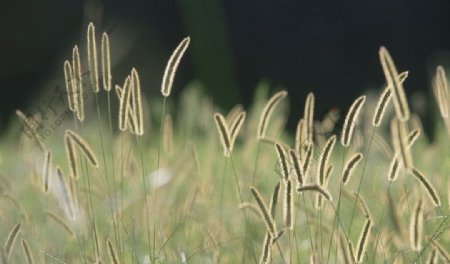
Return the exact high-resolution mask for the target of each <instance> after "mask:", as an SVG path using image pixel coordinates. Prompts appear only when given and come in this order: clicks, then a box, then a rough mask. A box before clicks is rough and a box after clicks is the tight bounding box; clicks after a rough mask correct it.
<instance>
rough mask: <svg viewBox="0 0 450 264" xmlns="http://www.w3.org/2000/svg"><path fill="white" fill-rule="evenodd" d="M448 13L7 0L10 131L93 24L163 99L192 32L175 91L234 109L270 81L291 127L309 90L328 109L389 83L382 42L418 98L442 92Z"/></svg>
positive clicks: (208, 1) (444, 4) (347, 5)
mask: <svg viewBox="0 0 450 264" xmlns="http://www.w3.org/2000/svg"><path fill="white" fill-rule="evenodd" d="M449 12H450V0H431V1H424V0H368V1H346V0H339V1H312V0H311V1H304V0H302V1H265V0H261V1H252V0H247V1H219V0H180V1H162V0H154V1H149V0H145V1H144V0H127V1H125V0H123V1H118V0H116V1H99V0H86V1H78V0H48V1H1V3H0V36H1V37H0V89H1V96H0V131H1V130H3V129H4V128H5V127H7V126H8V122H9V120H11V117H12V114H13V113H14V110H15V109H18V108H20V109H24V110H27V111H28V112H29V113H33V112H34V110H33V104H35V102H36V100H39V101H41V102H42V100H45V98H48V97H46V96H45V94H46V93H50V92H51V91H53V90H55V89H56V88H57V87H64V79H63V62H64V60H65V59H69V58H70V57H71V51H72V48H73V46H74V45H75V44H78V45H79V46H80V48H81V51H82V54H85V46H86V37H85V34H86V33H85V32H86V29H87V25H88V23H89V22H90V21H93V22H94V23H95V25H96V29H97V35H98V36H100V34H101V32H103V31H106V32H108V33H109V34H110V39H111V52H112V64H113V81H114V83H115V84H119V83H120V84H121V83H122V82H123V79H124V78H125V76H126V75H127V74H128V73H129V71H130V69H131V67H136V68H137V69H138V70H139V72H140V74H141V81H142V85H143V89H144V93H145V94H146V95H147V97H152V96H160V93H159V90H160V83H161V77H162V75H163V72H164V67H165V65H166V62H167V60H168V58H169V56H170V54H171V52H172V51H173V49H174V48H175V47H176V46H177V44H178V43H179V42H180V41H181V40H182V39H183V38H184V37H185V36H190V37H191V45H190V47H189V49H188V52H186V54H185V57H184V59H183V61H182V63H181V65H180V68H179V70H178V73H177V76H176V80H175V85H174V89H173V92H174V96H175V97H176V96H177V94H179V93H180V91H181V89H182V88H183V87H185V86H186V85H187V84H188V83H189V82H191V81H192V80H197V81H199V82H200V83H201V84H202V85H203V87H204V92H205V93H206V94H207V95H208V96H210V97H212V98H213V100H214V103H215V104H216V105H218V106H220V107H221V108H223V110H224V111H228V110H229V109H230V108H231V106H233V105H235V104H237V103H243V104H244V106H248V105H250V104H251V99H252V96H253V94H254V90H255V88H256V86H257V84H258V83H259V82H260V81H261V80H266V81H267V82H268V83H270V85H271V87H272V91H271V93H273V91H275V90H277V89H280V88H283V89H287V90H288V91H289V100H290V101H291V115H290V117H291V120H289V121H290V122H289V123H290V125H291V127H292V126H293V125H294V124H295V122H296V121H297V119H298V117H299V116H300V114H302V113H303V102H304V100H305V97H306V95H307V93H308V92H310V91H313V92H314V93H315V94H316V102H317V103H316V109H317V110H316V113H317V115H318V116H321V115H323V114H324V113H325V112H326V111H327V110H328V109H330V108H332V107H335V108H338V109H343V111H346V109H347V107H348V106H349V104H351V102H352V101H353V100H354V99H355V98H356V97H357V96H359V95H361V94H362V93H364V92H366V91H367V90H369V89H380V88H382V87H383V85H384V76H383V73H382V70H381V66H380V63H379V59H378V50H379V47H380V46H381V45H384V46H386V47H387V48H388V50H389V51H390V53H391V55H392V56H393V58H394V60H395V62H396V64H397V67H398V68H399V71H404V70H409V77H408V79H407V81H406V83H405V89H406V92H407V94H408V95H410V96H411V95H413V94H414V96H413V97H414V98H416V99H414V100H418V101H419V102H420V101H421V100H422V101H423V100H425V99H426V98H431V97H432V92H431V76H432V75H433V74H434V70H435V67H436V65H437V64H443V65H444V66H449V62H450V60H449V58H450V52H449V51H450V30H449V25H450V16H449V15H448V14H449ZM84 56H86V55H84ZM175 100H176V99H175ZM419 105H420V104H419ZM422 105H423V107H422V108H420V107H419V108H420V109H415V110H416V111H418V112H420V114H421V115H422V116H423V117H425V119H426V120H425V122H429V120H428V119H429V118H430V117H431V116H432V115H431V112H432V111H435V108H434V106H433V107H429V106H428V105H427V104H422Z"/></svg>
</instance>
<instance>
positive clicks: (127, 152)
mask: <svg viewBox="0 0 450 264" xmlns="http://www.w3.org/2000/svg"><path fill="white" fill-rule="evenodd" d="M200 90H201V89H200V88H199V85H198V84H196V83H193V84H191V85H190V87H187V88H186V89H185V91H184V92H183V94H182V96H181V98H180V99H179V104H175V103H174V102H171V101H170V99H169V100H168V105H167V108H166V114H170V115H172V117H173V120H174V124H173V137H170V138H167V137H168V135H169V133H168V132H167V131H163V134H162V135H161V134H160V131H161V130H160V128H161V127H162V126H163V124H161V123H160V121H159V120H161V119H160V117H161V114H162V111H161V105H162V98H161V99H158V98H155V99H152V100H151V101H150V102H148V106H149V107H147V108H146V109H147V110H146V111H144V116H145V119H144V120H145V121H144V122H145V134H144V136H143V137H142V138H138V137H136V136H135V135H132V134H130V133H129V132H120V131H119V130H118V129H117V125H115V123H116V121H114V125H113V130H112V131H110V130H109V125H108V116H107V110H105V109H103V108H102V109H101V116H100V119H101V122H99V121H98V119H97V117H96V113H95V112H94V111H88V112H87V113H86V121H85V122H84V123H83V125H82V126H81V125H80V124H79V123H78V124H77V125H76V126H75V125H74V120H73V118H67V120H66V121H64V122H62V124H61V125H59V126H58V127H56V128H55V130H54V131H53V132H52V133H51V135H50V136H48V137H46V139H45V140H44V144H45V146H46V148H47V149H48V150H49V151H51V152H52V163H51V174H50V192H49V193H48V194H46V193H44V192H43V177H44V176H43V162H44V157H45V153H43V152H41V151H40V150H39V149H37V148H36V147H35V146H34V145H33V141H32V140H31V139H30V138H28V137H26V136H25V135H24V134H22V133H21V126H20V125H19V122H14V123H13V124H12V125H11V127H10V128H9V131H8V132H7V133H6V136H5V137H4V138H3V139H2V141H1V143H0V146H1V148H0V195H1V196H0V208H1V210H0V221H1V223H2V228H1V229H0V242H1V243H3V241H6V239H7V237H8V233H9V232H10V230H11V229H12V228H13V226H14V225H15V224H16V223H18V222H22V227H21V230H20V231H19V234H18V239H17V241H16V243H15V245H14V247H13V249H12V253H11V256H10V258H9V262H10V263H24V262H25V260H26V259H25V255H24V253H23V251H22V248H21V247H20V244H19V243H18V241H20V240H21V239H26V240H27V241H28V243H29V246H30V249H31V252H32V253H33V255H34V258H35V262H36V263H93V262H95V261H98V260H99V259H101V260H103V262H109V261H110V258H109V256H108V248H107V246H106V241H107V240H108V239H110V240H111V241H112V244H113V246H114V248H115V251H116V253H117V255H118V259H119V261H120V262H121V263H189V262H190V263H219V262H220V263H255V262H259V258H260V254H261V251H262V244H263V240H264V235H265V233H266V227H265V225H264V222H263V220H262V219H261V217H260V216H259V214H258V212H257V211H255V210H254V209H252V207H246V209H239V208H240V206H241V199H240V197H239V194H238V189H237V188H236V187H237V186H236V181H235V179H234V177H235V176H236V178H237V181H238V183H237V184H239V187H240V190H241V191H242V199H243V201H244V202H245V203H247V202H248V203H252V204H254V205H256V203H255V200H254V198H253V197H252V195H251V192H250V186H252V185H253V186H255V187H256V188H257V189H258V190H259V191H260V192H261V193H262V195H263V198H264V199H265V201H266V203H268V202H269V200H270V198H271V196H272V192H273V188H274V186H275V185H276V184H277V183H278V182H280V181H281V180H282V179H281V174H280V170H279V166H278V164H277V155H276V151H275V148H274V146H273V143H270V140H268V141H258V140H257V138H256V135H257V132H256V131H257V126H258V122H259V118H260V115H261V111H262V108H263V106H264V104H265V102H266V100H267V98H268V97H269V95H270V94H272V92H270V94H269V90H270V87H269V86H268V85H267V84H266V83H261V84H260V87H258V89H257V94H256V95H255V99H254V102H253V105H252V107H251V108H250V109H245V110H246V111H247V118H246V120H245V123H244V125H243V127H242V130H241V131H240V133H239V135H238V138H237V142H236V145H235V147H234V149H233V152H232V155H231V158H226V157H224V156H223V150H222V146H221V145H220V141H219V136H218V133H217V130H216V127H215V125H214V119H213V114H214V113H215V112H216V111H219V112H221V113H222V114H224V115H226V112H223V111H221V110H219V109H216V108H215V107H214V105H213V103H212V102H211V100H210V99H209V98H207V97H206V96H204V95H203V94H202V93H201V92H200ZM86 92H87V93H91V91H86ZM104 96H105V94H104V92H101V93H100V94H99V97H104ZM114 98H115V97H114ZM373 100H374V99H373V98H368V103H367V104H366V106H365V108H363V113H362V114H361V116H360V118H359V120H358V125H357V130H356V132H355V135H354V138H353V140H352V145H351V147H350V148H349V149H346V150H344V148H343V147H342V146H341V145H340V143H337V144H336V148H335V149H334V151H333V153H332V157H331V160H330V161H329V164H332V165H334V169H333V172H332V174H331V176H330V182H329V183H328V186H327V187H326V188H327V189H328V190H329V191H330V193H331V195H332V197H333V198H334V199H333V201H332V203H329V202H326V201H325V202H324V205H323V208H322V209H321V210H317V209H316V208H315V207H314V203H315V199H316V194H315V193H313V192H304V193H303V194H301V195H300V194H298V193H297V192H295V193H294V195H295V198H294V201H295V207H294V208H295V209H294V212H295V223H294V228H293V230H286V231H285V233H284V234H283V235H282V236H281V237H280V238H279V239H278V240H277V241H276V242H275V243H274V244H273V246H272V247H271V251H272V256H271V261H272V263H308V262H310V261H311V260H312V259H314V262H315V263H344V262H345V261H346V260H348V258H349V256H348V251H347V245H348V242H349V241H350V242H351V243H352V244H353V245H354V247H355V248H356V247H357V246H358V238H359V236H360V232H361V230H362V228H363V225H364V223H365V220H366V218H365V216H364V211H363V210H362V207H361V206H360V202H357V201H356V200H355V196H354V195H353V192H357V191H358V190H359V197H361V198H362V199H364V201H365V203H366V204H367V207H368V210H369V211H370V215H371V217H372V219H371V220H372V223H373V226H372V227H371V236H370V238H369V240H368V242H367V243H368V245H367V251H366V252H365V254H364V257H363V262H365V263H380V262H386V263H413V262H424V261H425V260H426V259H427V258H428V256H429V255H430V254H431V253H432V252H433V250H435V249H436V248H438V247H437V246H435V244H439V245H441V247H442V248H443V249H445V248H447V247H448V246H450V244H449V239H450V236H449V225H450V221H448V218H447V217H448V214H449V208H448V205H449V201H448V200H449V191H448V190H449V185H448V172H449V169H450V158H449V157H450V152H449V150H450V148H449V147H450V143H449V138H448V135H449V133H448V132H449V131H448V130H447V129H446V127H445V126H444V124H443V122H438V129H436V141H435V142H429V141H428V140H427V139H426V138H425V137H424V136H423V135H422V136H421V137H420V138H419V140H418V141H417V142H416V143H415V144H414V146H413V148H412V153H413V156H414V166H415V167H417V168H419V169H420V170H421V171H423V172H424V173H425V175H426V176H427V177H428V179H429V181H430V182H431V183H432V185H433V186H434V187H435V188H436V191H437V193H438V195H439V198H440V199H441V202H442V204H441V206H440V207H434V206H433V205H432V203H431V202H430V200H429V198H428V196H427V194H426V193H425V192H424V190H423V188H422V186H421V185H420V183H419V182H418V181H417V179H416V178H414V176H413V175H412V174H411V173H409V172H407V171H402V172H401V173H400V177H399V179H398V180H397V181H395V182H392V183H390V182H389V181H388V179H387V176H388V175H387V174H388V169H389V164H390V162H391V159H392V157H391V156H388V154H385V153H383V152H382V151H381V148H380V146H381V145H380V143H379V141H377V140H373V139H374V137H373V135H377V136H378V137H380V138H383V139H384V140H385V141H386V142H387V145H388V146H392V143H391V139H390V134H389V132H388V130H389V129H388V123H389V122H388V121H387V120H389V119H390V117H391V116H392V111H388V113H387V116H386V117H385V120H384V122H383V125H382V126H381V127H379V128H376V129H374V128H373V127H372V124H371V120H372V114H373V106H374V104H371V102H372V103H373ZM112 102H113V105H114V104H116V103H117V101H115V100H113V101H112ZM286 102H287V100H284V101H283V102H282V104H281V105H280V106H279V107H277V109H276V110H275V113H274V115H273V116H272V117H271V119H270V123H269V128H268V132H267V136H266V138H268V139H271V140H275V141H277V142H281V143H282V144H284V145H286V146H290V147H291V148H293V147H294V145H295V141H294V140H295V139H294V137H293V136H292V135H290V134H288V133H286V132H285V130H284V125H285V122H286V120H287V112H288V111H287V110H288V106H287V104H286ZM91 103H92V102H91ZM236 103H238V102H236ZM316 103H319V104H320V102H316ZM87 105H88V107H89V103H87ZM300 106H301V107H303V102H297V104H296V107H300ZM63 108H64V107H62V108H61V109H60V110H61V111H65V110H63ZM88 109H89V108H88ZM113 109H114V108H113ZM148 109H150V110H151V111H149V110H148ZM342 115H345V113H342ZM116 116H117V113H113V118H114V120H115V119H116V118H115V117H116ZM35 118H36V119H37V120H40V121H41V122H42V123H43V125H44V127H45V126H49V124H52V120H43V119H42V116H41V117H39V116H35ZM298 118H300V117H298ZM315 119H317V120H322V117H317V116H316V117H315ZM328 121H329V120H328ZM318 122H319V121H318ZM318 124H320V123H318ZM417 124H418V123H417V122H410V127H411V128H416V126H417ZM418 128H420V126H419V127H418ZM65 129H72V130H74V131H76V132H77V133H78V134H79V135H81V136H82V137H83V138H84V139H85V141H86V142H87V143H88V144H89V145H90V146H91V147H92V149H93V151H94V153H95V154H96V156H97V158H98V160H99V163H100V164H99V167H98V169H95V168H93V167H92V166H90V165H89V164H88V163H87V162H86V160H85V159H84V158H83V156H81V155H80V156H79V161H80V163H79V164H78V165H79V169H80V171H81V172H82V173H81V175H80V177H79V178H78V179H77V180H75V179H72V178H70V177H69V164H68V162H67V160H66V155H65V148H64V130H65ZM100 129H101V130H102V135H103V136H102V139H100V134H99V131H100ZM340 133H341V131H340V128H336V127H335V128H332V129H331V130H329V131H325V132H324V133H323V132H318V130H316V133H315V136H314V138H315V140H314V142H315V150H314V158H313V162H312V165H311V166H312V168H311V169H310V171H309V174H308V175H307V178H306V183H316V182H317V180H316V176H317V175H316V171H317V160H318V156H319V155H320V152H321V150H322V148H323V145H324V142H325V140H326V139H328V138H329V137H330V136H331V135H333V134H336V135H338V136H339V135H340ZM338 138H339V137H338ZM101 140H103V149H102V144H101ZM160 140H162V141H164V142H172V144H171V145H172V146H173V147H172V148H171V149H170V150H169V149H167V148H165V144H163V142H161V141H160ZM141 144H142V145H141ZM160 147H161V148H160ZM391 148H392V147H391ZM103 151H104V152H105V158H104V157H103V155H102V152H103ZM141 151H142V153H141ZM356 151H360V152H362V153H363V154H364V158H363V160H362V161H361V164H360V165H359V166H358V167H357V169H356V170H355V172H354V173H353V175H352V178H351V179H350V183H349V184H348V185H346V186H343V187H342V186H341V185H340V180H341V172H342V170H343V164H344V162H345V160H346V159H347V158H348V157H350V155H351V154H353V153H355V152H356ZM158 159H159V170H158V173H157V172H156V169H157V168H158V165H157V160H158ZM105 164H106V165H105ZM57 166H58V167H60V168H61V169H62V171H63V173H64V179H65V181H66V183H67V185H68V186H69V189H70V193H71V196H72V201H73V206H74V207H75V212H76V214H75V218H74V219H71V218H70V217H69V216H68V214H67V208H66V205H65V204H64V202H63V199H62V196H61V188H60V187H59V183H58V180H57V176H56V170H55V168H56V167H57ZM291 174H292V175H291V177H292V178H293V179H294V178H295V176H294V174H293V172H291ZM142 175H143V176H142ZM253 180H254V182H253ZM144 183H146V184H147V186H146V188H143V184H144ZM359 183H361V187H360V188H359ZM341 187H342V192H341ZM144 192H145V193H144ZM282 193H283V187H282V190H281V195H280V198H279V202H278V206H277V211H276V216H275V222H276V224H277V227H278V230H283V229H284V228H285V226H284V224H283V220H282V207H283V198H282V197H283V194H282ZM340 193H341V194H342V196H341V195H340ZM144 195H145V196H146V199H147V201H148V203H147V206H148V208H145V206H146V203H145V202H144V201H145V199H144ZM389 196H390V197H391V199H389ZM339 197H340V199H339ZM418 199H422V200H423V202H424V207H423V208H424V211H423V213H424V225H423V234H424V236H423V241H422V248H421V250H420V251H413V250H412V249H411V247H410V241H409V240H410V219H411V215H412V214H414V206H415V204H416V202H417V200H418ZM389 200H391V204H390V202H389ZM338 204H339V205H338ZM355 205H356V208H355ZM243 210H246V211H245V213H244V211H243ZM147 212H148V213H147ZM54 216H57V217H58V219H59V221H60V222H58V221H57V220H55V217H54ZM395 217H398V218H395ZM94 223H95V227H96V228H95V229H94ZM64 225H66V227H64ZM67 228H68V229H69V231H68V229H67ZM94 232H95V233H96V236H94ZM71 233H72V234H71ZM95 240H97V241H98V245H99V249H98V253H96V252H97V249H96V245H95ZM432 242H433V243H432ZM444 253H445V252H440V253H439V255H440V258H441V259H443V254H444ZM447 261H448V259H447Z"/></svg>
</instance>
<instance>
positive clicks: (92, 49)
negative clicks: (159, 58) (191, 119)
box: [2, 23, 190, 264]
mask: <svg viewBox="0 0 450 264" xmlns="http://www.w3.org/2000/svg"><path fill="white" fill-rule="evenodd" d="M189 42H190V38H189V37H187V38H185V39H183V40H182V41H181V42H180V44H179V45H178V46H177V47H176V49H175V50H174V51H173V53H172V55H171V57H170V58H169V60H168V63H167V66H166V68H165V72H164V76H163V80H162V85H161V93H162V95H163V96H164V100H166V98H167V97H169V96H170V93H171V90H172V86H173V82H174V77H175V73H176V70H177V67H178V65H179V63H180V60H181V58H182V57H183V54H184V53H185V51H186V49H187V48H188V46H189ZM100 46H101V51H100V53H101V54H100V58H101V59H100V61H101V72H100V71H99V68H100V67H99V60H98V57H99V56H98V54H97V44H96V33H95V27H94V25H93V23H90V24H89V26H88V30H87V61H88V71H89V72H88V73H89V74H88V75H89V81H88V83H89V85H86V82H84V81H83V73H82V65H81V59H80V52H79V48H78V46H75V47H74V48H73V52H72V60H71V61H70V60H66V61H65V62H64V77H65V86H66V91H67V95H68V107H69V109H70V110H71V111H72V112H73V115H74V118H75V119H76V120H78V122H79V124H81V126H82V125H83V122H84V120H85V111H84V98H85V94H84V88H86V86H87V87H91V88H92V89H93V92H94V94H95V99H96V101H97V105H98V96H97V94H98V93H99V92H100V87H101V86H103V88H104V90H105V91H106V92H107V93H108V108H109V109H110V106H109V104H110V95H109V92H110V91H111V87H112V75H111V59H110V44H109V36H108V34H107V33H106V32H105V33H103V34H102V38H101V45H100ZM99 75H101V76H100V77H101V78H102V79H101V80H100V77H99ZM101 84H102V85H101ZM115 91H116V94H117V97H118V99H119V102H120V103H119V106H120V107H119V115H118V126H119V130H120V131H123V132H125V131H126V130H129V131H130V132H131V133H132V134H134V135H136V136H142V135H144V116H143V109H142V108H143V107H142V97H141V85H140V79H139V73H138V71H137V70H136V69H135V68H133V69H132V70H131V73H130V74H129V75H128V76H127V77H126V78H125V81H124V83H123V85H122V86H120V85H116V86H115ZM16 114H17V116H18V117H19V119H20V121H21V123H22V125H23V127H24V130H23V131H24V133H26V134H27V136H28V137H29V138H32V139H33V141H34V143H35V145H36V146H37V147H38V149H39V150H40V151H42V152H43V153H45V161H44V168H43V176H44V177H43V184H42V185H43V190H44V192H45V193H48V192H49V190H50V183H53V182H54V183H56V184H57V185H58V186H56V187H55V188H57V189H58V190H60V191H61V192H62V200H63V201H62V202H63V204H64V210H65V214H66V216H68V218H69V219H70V220H71V221H76V220H77V219H76V218H77V216H78V215H80V210H81V208H80V206H81V204H79V202H78V201H77V199H76V196H77V195H76V190H75V189H74V188H75V187H74V186H73V185H70V188H69V186H68V185H67V184H66V182H67V180H66V179H65V176H64V174H63V172H62V169H60V167H59V166H56V176H57V179H50V177H51V176H52V175H54V174H53V173H52V167H53V164H52V153H51V151H50V150H48V149H47V148H46V146H45V144H44V143H43V140H42V138H41V136H40V134H39V132H38V123H37V122H36V121H35V119H34V118H29V117H27V116H26V115H25V114H24V113H23V112H21V111H19V110H17V111H16ZM163 114H164V112H163ZM75 124H76V125H77V122H75ZM110 125H111V120H110ZM100 133H101V132H100ZM102 140H103V139H102ZM64 143H65V152H66V157H67V163H68V167H69V170H70V176H71V178H72V179H74V180H77V179H79V178H80V174H81V172H80V164H81V163H80V159H83V160H87V161H88V163H90V165H92V167H94V168H95V170H96V171H97V172H98V174H99V175H102V172H101V171H100V169H99V161H98V158H97V155H96V154H95V153H94V151H93V150H92V149H93V148H91V146H90V144H89V143H88V142H87V141H86V140H85V139H84V138H83V137H82V136H81V135H79V134H78V133H77V132H75V131H73V130H70V129H67V130H66V131H65V133H64ZM102 144H103V142H102ZM102 147H103V145H102ZM77 150H80V151H81V153H79V152H78V151H77ZM80 154H81V155H80ZM104 155H105V153H103V161H104V162H105V156H104ZM105 164H106V163H105ZM105 171H106V165H105ZM87 178H89V177H87ZM102 180H103V179H102ZM143 180H144V183H143V185H144V190H145V185H146V183H145V179H144V178H143ZM87 181H88V188H89V195H91V189H90V188H91V187H90V183H89V179H87ZM103 183H105V182H103ZM105 185H106V186H107V188H109V187H108V185H107V184H105ZM108 195H109V198H110V199H112V197H111V193H110V190H109V189H108ZM144 198H145V203H146V205H145V206H146V207H147V198H146V195H144ZM89 200H90V201H89V205H88V206H89V207H90V208H88V209H89V210H90V211H89V210H88V211H89V212H88V214H91V217H92V218H94V208H93V204H92V197H89ZM111 202H112V201H110V203H111ZM49 216H50V217H51V218H52V219H53V220H55V221H56V222H57V223H59V224H60V225H62V226H63V227H64V228H65V229H66V230H67V231H68V232H69V233H71V234H72V235H74V231H73V230H72V229H71V227H70V226H69V225H68V224H67V223H65V221H64V220H63V219H62V218H61V217H59V216H58V215H56V214H53V213H51V212H49ZM147 217H148V212H147ZM22 224H23V223H22V222H19V223H18V224H16V225H15V226H14V227H13V229H12V230H11V232H10V234H9V236H8V238H7V240H6V241H5V245H4V249H3V254H2V256H3V262H4V263H8V260H9V258H10V255H11V251H12V248H13V246H14V243H15V240H16V238H17V236H18V234H19V231H20V229H21V227H22ZM92 224H93V232H92V233H93V234H92V236H93V240H94V243H95V248H94V252H95V262H96V263H102V258H101V253H100V248H101V247H100V246H99V241H98V234H97V229H98V228H97V227H96V221H95V219H92ZM147 228H148V223H147ZM76 235H79V234H76ZM148 242H150V238H149V241H148ZM22 246H23V251H24V254H25V256H26V259H27V261H28V263H34V262H35V261H34V257H33V254H32V251H31V250H30V247H29V246H28V242H27V240H26V239H23V240H22ZM106 246H107V249H108V254H109V256H110V259H111V262H112V263H115V264H117V263H119V256H118V254H117V252H116V250H115V247H114V245H113V242H112V241H111V240H110V239H107V241H106Z"/></svg>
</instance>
